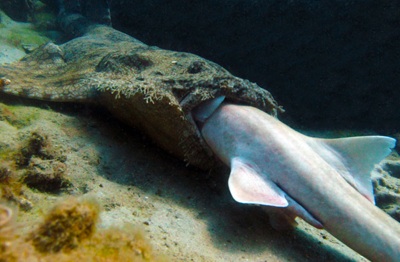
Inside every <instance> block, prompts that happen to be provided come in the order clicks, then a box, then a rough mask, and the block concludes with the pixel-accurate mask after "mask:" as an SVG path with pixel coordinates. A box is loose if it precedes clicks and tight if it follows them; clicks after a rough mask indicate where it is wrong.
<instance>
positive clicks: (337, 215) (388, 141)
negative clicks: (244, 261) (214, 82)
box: [194, 97, 400, 261]
mask: <svg viewBox="0 0 400 262" xmlns="http://www.w3.org/2000/svg"><path fill="white" fill-rule="evenodd" d="M223 100H224V97H218V98H216V99H214V100H211V101H210V102H207V103H206V104H204V105H202V106H200V107H199V108H198V109H197V110H195V111H194V116H195V118H196V119H197V120H198V121H199V122H200V125H201V132H202V135H203V137H204V139H205V140H206V142H207V144H208V145H209V146H210V148H211V149H212V150H213V151H214V153H215V154H216V155H217V156H218V157H219V158H220V159H221V160H222V162H223V163H225V164H226V165H228V166H229V167H230V168H231V173H230V177H229V181H228V184H229V189H230V192H231V194H232V196H233V198H234V199H235V200H236V201H237V202H240V203H245V204H257V205H262V206H265V207H274V208H268V209H269V210H273V211H275V212H273V213H272V215H271V216H270V221H271V224H272V226H274V227H275V228H278V229H279V228H284V227H286V225H287V224H288V223H289V224H294V223H295V222H294V219H295V218H296V216H299V217H301V218H303V219H304V220H305V221H307V222H308V223H310V224H311V225H313V226H315V227H317V228H325V229H326V230H327V231H329V232H330V233H331V234H332V235H334V236H335V237H337V238H338V239H339V240H341V241H342V242H343V243H345V244H346V245H348V246H349V247H350V248H352V249H354V250H355V251H357V252H358V253H360V254H361V255H363V256H365V257H366V258H368V259H370V260H372V261H400V224H399V223H398V222H397V221H395V220H394V219H392V218H391V217H390V216H389V215H387V214H386V213H384V212H383V211H381V210H380V209H379V208H377V207H376V206H375V205H374V195H373V191H372V190H373V189H372V183H371V179H370V172H371V171H372V169H373V167H374V165H375V164H376V163H378V162H380V161H381V160H382V159H383V158H385V157H386V156H387V155H389V154H390V152H391V149H392V148H394V146H395V143H396V140H395V139H393V138H390V137H385V136H362V137H349V138H339V139H319V138H312V137H308V136H305V135H302V134H300V133H298V132H296V131H295V130H293V129H291V128H290V127H288V126H286V125H285V124H283V123H282V122H280V121H279V120H277V119H275V118H274V117H272V116H270V115H268V114H266V113H264V112H263V111H261V110H258V109H256V108H254V107H250V106H242V105H234V104H229V103H225V102H223Z"/></svg>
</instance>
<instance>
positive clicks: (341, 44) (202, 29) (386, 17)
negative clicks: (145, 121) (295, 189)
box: [112, 0, 400, 134]
mask: <svg viewBox="0 0 400 262" xmlns="http://www.w3.org/2000/svg"><path fill="white" fill-rule="evenodd" d="M112 16H113V17H112V20H113V26H114V27H115V28H117V29H120V30H122V31H124V32H127V33H129V34H131V35H133V36H134V37H136V38H138V39H140V40H142V41H144V42H145V43H147V44H150V45H157V46H160V47H162V48H167V49H174V50H179V51H188V52H193V53H195V54H198V55H201V56H203V57H205V58H207V59H210V60H213V61H215V62H217V63H219V64H221V65H222V66H224V67H226V68H227V69H229V70H230V71H231V72H232V73H233V74H235V75H237V76H240V77H243V78H247V79H249V80H251V81H253V82H257V83H258V84H259V85H260V86H262V87H264V88H266V89H268V90H269V91H271V93H272V94H273V95H274V97H275V98H276V99H277V100H278V102H279V103H280V104H281V105H282V106H283V107H284V108H285V109H286V113H285V115H284V116H282V117H283V118H286V121H289V122H291V124H292V125H295V126H296V127H300V128H307V129H336V128H338V129H343V128H345V129H348V128H352V129H368V130H373V131H376V132H383V133H387V134H391V133H392V132H395V131H398V130H399V129H398V127H399V126H400V125H399V124H400V111H399V108H398V107H399V98H400V77H399V76H400V67H399V64H400V1H397V0H396V1H389V0H382V1H378V0H375V1H373V0H362V1H361V0H359V1H357V0H356V1H339V0H336V1H311V0H308V1H307V0H297V1H289V0H263V1H255V0H254V1H249V0H202V1H182V0H172V1H162V0H147V1H138V0H130V1H123V0H119V1H116V0H114V1H113V6H112Z"/></svg>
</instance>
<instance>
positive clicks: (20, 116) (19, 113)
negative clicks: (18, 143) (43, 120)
mask: <svg viewBox="0 0 400 262" xmlns="http://www.w3.org/2000/svg"><path fill="white" fill-rule="evenodd" d="M39 118H40V112H39V109H37V108H34V107H26V106H21V105H5V104H3V103H0V121H7V122H8V123H9V124H10V125H12V126H14V127H16V128H18V129H20V128H23V127H25V126H29V125H31V124H32V123H33V122H34V121H36V120H38V119H39Z"/></svg>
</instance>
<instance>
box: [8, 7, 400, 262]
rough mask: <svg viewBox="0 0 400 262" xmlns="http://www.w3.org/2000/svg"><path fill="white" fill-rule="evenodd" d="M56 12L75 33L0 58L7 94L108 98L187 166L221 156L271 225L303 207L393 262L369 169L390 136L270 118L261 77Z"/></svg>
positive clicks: (390, 228)
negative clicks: (305, 127)
mask: <svg viewBox="0 0 400 262" xmlns="http://www.w3.org/2000/svg"><path fill="white" fill-rule="evenodd" d="M59 2H60V3H62V2H64V1H59ZM60 10H61V13H60V18H59V20H60V24H61V27H62V28H63V29H64V31H66V32H67V33H69V34H71V35H72V36H73V38H72V39H71V40H70V41H68V42H66V43H64V44H62V45H56V44H53V43H47V44H45V45H43V46H41V47H39V48H38V49H37V50H35V51H33V52H32V53H31V54H29V55H27V56H26V57H25V58H23V59H22V60H20V61H18V62H16V63H13V64H9V65H0V77H2V78H1V79H0V92H2V93H6V94H9V95H15V96H21V97H26V98H30V99H38V100H48V101H56V102H75V103H78V102H79V103H88V104H98V105H102V106H104V107H106V108H107V109H109V110H110V111H111V112H112V113H113V114H114V115H115V116H116V117H117V118H119V119H120V120H122V121H124V122H125V123H127V124H128V125H131V126H133V127H135V128H138V129H140V130H141V131H142V132H143V133H145V134H146V135H148V136H149V137H150V138H152V139H153V141H155V143H157V144H158V145H159V146H160V147H162V148H164V149H165V150H166V151H168V152H169V153H171V154H173V155H175V156H177V157H180V158H181V159H183V160H185V161H187V162H188V163H190V164H192V165H195V166H198V167H200V168H209V167H211V166H213V164H214V162H215V161H216V160H215V159H216V158H218V159H219V160H221V161H222V162H223V163H224V164H225V165H227V166H229V167H230V168H231V174H230V177H229V180H228V186H229V189H230V192H231V194H232V196H233V198H234V199H235V200H236V201H237V202H239V203H244V204H256V205H260V206H262V207H263V208H264V209H266V210H267V211H268V212H269V214H270V221H271V224H272V225H273V226H274V227H275V228H278V229H279V228H284V227H286V225H287V224H289V225H291V224H294V219H295V217H297V216H299V217H301V218H303V219H304V220H305V221H307V222H308V223H310V224H311V225H313V226H315V227H317V228H325V229H326V230H327V231H329V232H330V233H331V234H332V235H334V236H335V237H337V238H338V239H339V240H341V241H342V242H344V243H345V244H346V245H348V246H349V247H351V248H352V249H354V250H355V251H357V252H358V253H360V254H361V255H363V256H365V257H367V258H368V259H371V260H373V261H398V258H399V257H400V251H399V250H400V225H399V223H398V222H397V221H395V220H394V219H392V218H391V217H390V216H388V215H387V214H385V213H384V212H383V211H381V210H380V209H379V208H377V207H375V205H374V200H373V199H374V196H373V192H372V185H371V181H370V177H369V173H370V171H371V170H372V168H373V166H374V164H376V163H378V162H379V161H380V160H382V159H383V158H384V157H386V156H387V155H388V154H389V153H390V152H391V149H392V148H394V146H395V140H394V139H393V138H389V137H383V136H369V137H353V138H341V139H318V138H311V137H307V136H304V135H302V134H300V133H298V132H296V131H294V130H293V129H291V128H290V127H288V126H286V125H285V124H283V123H282V122H280V121H279V120H277V119H276V118H275V116H276V115H277V113H278V112H280V111H281V108H280V107H279V106H278V105H277V103H276V102H275V101H274V99H273V98H272V96H271V95H270V94H269V92H268V91H266V90H264V89H262V88H261V87H258V86H257V85H256V84H253V83H250V82H249V81H245V80H243V79H240V78H237V77H234V76H232V75H231V74H230V73H229V72H227V71H226V70H225V69H223V68H222V67H220V66H218V65H216V64H215V63H212V62H210V61H207V60H205V59H202V58H200V57H198V56H195V55H193V54H188V53H180V52H172V51H168V50H162V49H159V48H157V47H151V46H147V45H146V44H144V43H142V42H140V41H138V40H137V39H135V38H133V37H130V36H128V35H126V34H123V33H121V32H119V31H117V30H114V29H113V28H111V27H109V26H104V25H99V24H95V23H92V22H90V21H88V20H87V19H86V18H85V17H83V16H82V15H80V14H78V13H73V14H70V13H68V10H67V9H66V8H60Z"/></svg>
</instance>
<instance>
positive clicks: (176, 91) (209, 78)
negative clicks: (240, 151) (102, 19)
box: [0, 14, 282, 169]
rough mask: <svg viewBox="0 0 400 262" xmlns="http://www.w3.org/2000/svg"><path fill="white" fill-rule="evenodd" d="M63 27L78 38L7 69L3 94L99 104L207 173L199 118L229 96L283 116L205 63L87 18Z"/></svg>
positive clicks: (249, 86)
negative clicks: (199, 111)
mask: <svg viewBox="0 0 400 262" xmlns="http://www.w3.org/2000/svg"><path fill="white" fill-rule="evenodd" d="M60 21H61V24H62V27H63V28H64V30H65V31H66V32H67V33H68V34H69V35H72V36H73V37H74V38H73V39H71V40H70V41H68V42H66V43H64V44H61V45H56V44H54V43H51V42H50V43H47V44H45V45H43V46H41V47H39V48H38V49H36V50H35V51H33V52H32V53H31V54H28V55H27V56H26V57H24V58H23V59H21V60H20V61H18V62H15V63H13V64H9V65H0V78H3V79H6V80H3V84H1V83H0V92H3V93H7V94H10V95H16V96H22V97H27V98H32V99H39V100H48V101H58V102H75V103H87V104H90V103H91V104H98V105H102V106H104V107H106V108H107V109H108V110H109V111H110V112H111V113H113V115H114V116H116V117H117V118H119V119H120V120H122V121H123V122H124V123H126V124H128V125H131V126H133V127H135V128H137V129H139V130H141V131H142V132H143V133H145V134H146V135H147V136H149V137H150V138H151V139H152V140H153V141H154V142H155V143H156V144H158V145H159V146H160V147H162V148H163V149H164V150H166V151H167V152H169V153H171V154H173V155H175V156H177V157H179V158H181V159H184V160H185V161H186V162H188V163H189V164H191V165H194V166H197V167H199V168H202V169H209V168H210V167H212V166H214V165H215V164H216V163H215V160H214V158H213V154H212V152H211V151H210V149H209V148H208V146H207V145H206V144H205V142H204V140H203V139H202V137H201V135H200V132H199V130H198V128H197V126H196V124H195V121H194V120H193V118H192V115H191V111H192V109H193V108H194V107H196V106H198V105H199V104H200V103H201V102H203V101H206V100H208V99H211V98H214V97H217V96H220V95H224V96H226V97H227V98H228V99H230V100H231V101H232V102H235V103H243V104H248V105H252V106H255V107H257V108H260V109H261V110H264V111H265V112H268V113H270V114H273V115H276V114H277V113H278V112H280V111H282V109H281V108H280V107H279V106H278V105H277V103H276V102H275V100H274V99H273V97H272V96H271V94H270V93H269V92H268V91H266V90H264V89H262V88H261V87H259V86H258V85H256V84H254V83H251V82H249V81H247V80H243V79H240V78H238V77H235V76H233V75H232V74H230V73H229V72H228V71H227V70H225V69H224V68H222V67H221V66H219V65H217V64H215V63H213V62H211V61H208V60H206V59H203V58H201V57H199V56H196V55H194V54H189V53H183V52H174V51H169V50H163V49H160V48H157V47H154V46H148V45H146V44H144V43H142V42H140V41H139V40H137V39H135V38H133V37H131V36H128V35H126V34H124V33H122V32H119V31H117V30H115V29H113V28H111V27H109V26H105V25H100V24H94V23H92V22H90V21H88V20H87V19H86V18H85V17H83V16H81V15H79V14H65V15H64V16H62V17H61V19H60Z"/></svg>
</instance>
